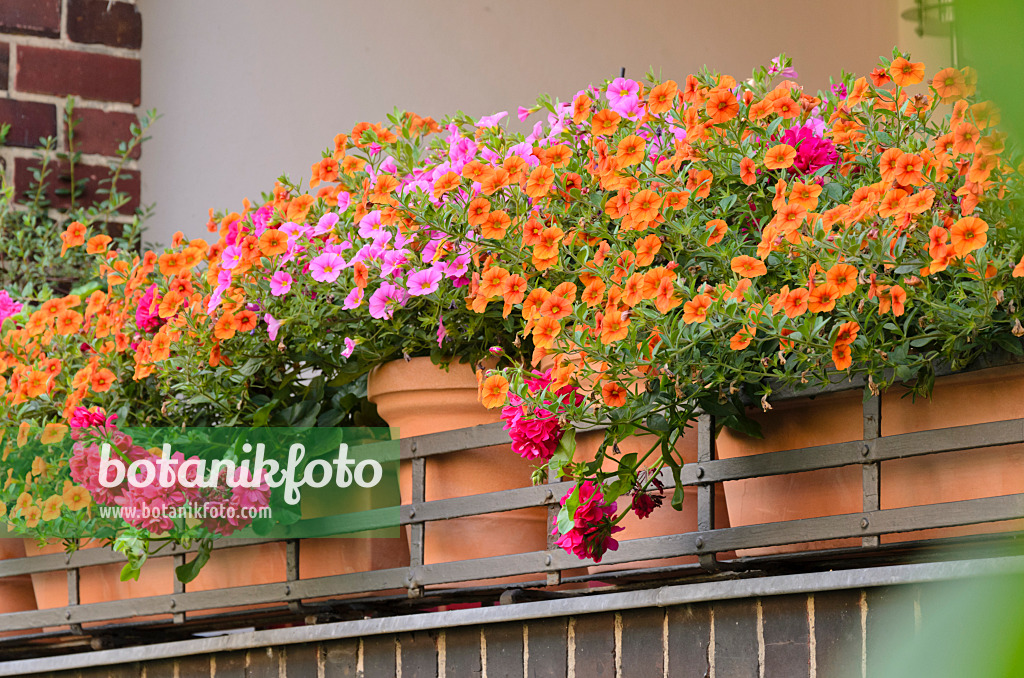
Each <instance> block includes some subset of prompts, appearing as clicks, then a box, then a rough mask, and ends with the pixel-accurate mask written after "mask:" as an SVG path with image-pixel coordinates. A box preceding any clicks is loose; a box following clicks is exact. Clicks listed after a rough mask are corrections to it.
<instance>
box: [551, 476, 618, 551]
mask: <svg viewBox="0 0 1024 678" xmlns="http://www.w3.org/2000/svg"><path fill="white" fill-rule="evenodd" d="M574 492H578V494H577V497H578V498H579V506H578V507H577V508H576V514H575V515H574V516H572V519H573V527H572V529H571V530H569V531H567V532H566V533H565V534H560V533H559V531H558V522H557V520H556V521H555V527H554V529H553V530H552V531H551V534H552V535H553V536H555V537H558V541H556V542H555V544H557V545H558V546H560V547H562V548H563V549H565V551H567V552H568V553H572V554H575V556H576V557H577V558H580V559H581V560H582V559H585V558H593V560H594V562H595V563H599V562H601V558H603V557H604V554H605V553H606V552H607V551H615V550H618V548H619V542H618V541H616V540H615V539H614V538H613V537H612V535H613V534H615V533H616V532H621V531H622V529H623V528H621V527H617V526H616V525H614V524H613V523H612V516H614V515H615V502H614V501H611V502H607V501H605V498H604V494H602V493H601V489H600V487H598V486H597V485H596V484H594V483H593V482H591V481H589V480H587V481H584V482H583V483H582V484H580V485H579V486H578V490H570V491H569V492H568V493H567V494H566V495H565V496H564V497H562V506H565V505H566V503H567V502H568V501H569V497H571V496H572V495H573V493H574Z"/></svg>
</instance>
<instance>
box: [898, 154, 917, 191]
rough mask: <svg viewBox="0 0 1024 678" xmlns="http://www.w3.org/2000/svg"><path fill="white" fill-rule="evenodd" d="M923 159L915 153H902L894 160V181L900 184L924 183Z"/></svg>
mask: <svg viewBox="0 0 1024 678" xmlns="http://www.w3.org/2000/svg"><path fill="white" fill-rule="evenodd" d="M923 169H924V159H923V158H922V157H921V156H919V155H917V154H916V153H904V154H903V155H901V156H900V157H899V160H897V161H896V175H895V176H896V181H897V182H899V183H900V185H902V186H917V185H919V184H923V183H924V175H923V174H922V173H921V171H922V170H923Z"/></svg>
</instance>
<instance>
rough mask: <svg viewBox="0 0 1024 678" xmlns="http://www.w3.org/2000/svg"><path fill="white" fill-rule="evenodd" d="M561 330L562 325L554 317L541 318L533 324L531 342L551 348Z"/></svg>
mask: <svg viewBox="0 0 1024 678" xmlns="http://www.w3.org/2000/svg"><path fill="white" fill-rule="evenodd" d="M561 332H562V325H561V324H560V323H559V322H558V321H557V320H555V319H554V318H541V319H540V320H538V321H537V322H536V323H535V324H534V326H533V344H534V346H539V347H542V348H551V346H552V344H554V343H555V337H557V336H558V335H559V334H561Z"/></svg>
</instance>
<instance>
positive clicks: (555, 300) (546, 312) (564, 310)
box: [540, 294, 572, 320]
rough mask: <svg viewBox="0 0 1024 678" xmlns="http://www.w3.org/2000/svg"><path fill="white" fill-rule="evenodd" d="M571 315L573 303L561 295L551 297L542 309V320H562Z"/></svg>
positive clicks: (546, 300)
mask: <svg viewBox="0 0 1024 678" xmlns="http://www.w3.org/2000/svg"><path fill="white" fill-rule="evenodd" d="M570 313H572V303H571V302H570V301H569V300H568V299H566V298H565V297H563V296H562V295H560V294H552V295H550V296H549V297H548V298H547V299H545V300H544V303H543V304H541V307H540V315H541V317H542V318H554V319H555V320H561V319H562V318H564V317H565V316H567V315H569V314H570Z"/></svg>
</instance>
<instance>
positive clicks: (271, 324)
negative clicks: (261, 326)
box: [263, 313, 281, 341]
mask: <svg viewBox="0 0 1024 678" xmlns="http://www.w3.org/2000/svg"><path fill="white" fill-rule="evenodd" d="M263 320H264V321H266V323H267V335H268V336H269V337H270V340H271V341H277V330H278V329H280V327H281V321H280V320H278V319H277V318H275V317H274V316H272V315H270V314H269V313H267V314H266V315H264V316H263Z"/></svg>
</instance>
